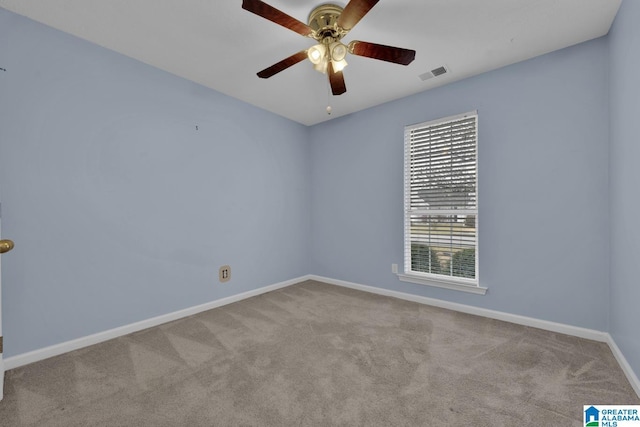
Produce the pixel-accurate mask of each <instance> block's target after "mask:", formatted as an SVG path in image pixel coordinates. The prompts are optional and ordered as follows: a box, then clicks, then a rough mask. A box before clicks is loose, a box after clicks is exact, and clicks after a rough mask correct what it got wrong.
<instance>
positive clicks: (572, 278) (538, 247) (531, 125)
mask: <svg viewBox="0 0 640 427" xmlns="http://www.w3.org/2000/svg"><path fill="white" fill-rule="evenodd" d="M607 48H608V46H607V40H606V39H605V38H601V39H597V40H594V41H591V42H588V43H584V44H581V45H578V46H574V47H571V48H568V49H564V50H561V51H558V52H555V53H551V54H548V55H545V56H542V57H538V58H536V59H533V60H529V61H526V62H522V63H519V64H516V65H512V66H509V67H505V68H502V69H499V70H496V71H493V72H490V73H486V74H483V75H481V76H478V77H475V78H471V79H466V80H463V81H461V82H458V83H455V84H451V85H447V86H444V87H442V88H439V89H435V90H431V91H428V92H424V93H421V94H418V95H415V96H411V97H408V98H404V99H401V100H398V101H395V102H391V103H388V104H384V105H381V106H378V107H375V108H372V109H369V110H366V111H362V112H360V113H357V114H353V115H351V116H348V117H344V118H341V119H337V120H333V121H330V122H328V123H325V124H322V125H318V126H314V127H313V128H312V129H311V159H312V167H311V170H312V178H311V187H312V188H313V193H312V230H313V231H312V239H311V241H312V243H313V247H312V252H311V259H312V272H313V273H314V274H318V275H321V276H326V277H331V278H335V279H341V280H346V281H352V282H356V283H361V284H367V285H372V286H377V287H382V288H386V289H391V290H397V291H402V292H407V293H412V294H417V295H423V296H427V297H433V298H439V299H443V300H447V301H453V302H458V303H463V304H470V305H474V306H478V307H485V308H489V309H494V310H499V311H503V312H507V313H514V314H519V315H524V316H531V317H535V318H539V319H544V320H549V321H555V322H561V323H565V324H570V325H576V326H581V327H585V328H592V329H596V330H602V331H605V330H607V329H608V306H609V301H608V298H609V291H608V281H609V273H608V271H609V265H608V264H609V261H608V260H609V255H608V250H609V248H608V242H609V234H608V221H609V217H608V197H607V191H608V174H607V157H608V138H609V135H608V132H609V128H608V85H607V64H606V61H605V59H606V58H607ZM475 109H477V110H478V113H479V186H480V200H479V202H480V213H479V221H480V225H479V230H480V231H479V232H480V280H481V285H483V286H486V287H488V288H489V292H488V293H487V295H485V296H478V295H472V294H466V293H461V292H457V291H449V290H444V289H438V288H432V287H426V286H422V285H414V284H409V283H403V282H399V280H398V279H397V277H396V276H395V275H394V274H392V273H391V264H392V263H398V264H399V266H400V268H402V265H403V238H402V234H403V200H402V197H403V196H402V188H403V127H404V126H405V125H408V124H414V123H419V122H423V121H427V120H432V119H437V118H440V117H445V116H449V115H453V114H458V113H464V112H468V111H471V110H475ZM328 135H329V136H330V137H327V136H328Z"/></svg>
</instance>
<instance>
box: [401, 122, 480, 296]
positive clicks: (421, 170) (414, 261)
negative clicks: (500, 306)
mask: <svg viewBox="0 0 640 427" xmlns="http://www.w3.org/2000/svg"><path fill="white" fill-rule="evenodd" d="M477 139H478V115H477V113H476V112H475V111H474V112H471V113H467V114H462V115H458V116H452V117H447V118H444V119H440V120H435V121H431V122H425V123H420V124H417V125H412V126H407V127H406V128H405V133H404V141H405V166H404V169H405V170H404V178H405V184H404V186H405V190H404V211H405V219H404V223H405V226H404V274H401V275H399V276H400V279H401V280H405V281H410V282H415V283H422V284H429V285H434V286H439V287H445V288H453V289H459V290H466V291H470V292H474V293H485V292H486V288H481V287H479V282H478V238H477V237H478V233H477V229H478V227H477V225H478V193H477V170H478V168H477Z"/></svg>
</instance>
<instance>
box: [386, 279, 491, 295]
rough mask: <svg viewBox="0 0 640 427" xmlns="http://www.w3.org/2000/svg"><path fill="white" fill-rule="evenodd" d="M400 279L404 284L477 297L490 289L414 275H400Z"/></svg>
mask: <svg viewBox="0 0 640 427" xmlns="http://www.w3.org/2000/svg"><path fill="white" fill-rule="evenodd" d="M398 279H400V280H401V281H402V282H410V283H417V284H419V285H427V286H435V287H436V288H444V289H452V290H455V291H461V292H469V293H472V294H477V295H484V294H486V293H487V290H488V288H482V287H480V286H475V285H467V284H463V283H458V282H455V281H453V280H451V281H449V280H438V279H432V278H430V277H429V278H427V277H422V276H416V275H413V274H398Z"/></svg>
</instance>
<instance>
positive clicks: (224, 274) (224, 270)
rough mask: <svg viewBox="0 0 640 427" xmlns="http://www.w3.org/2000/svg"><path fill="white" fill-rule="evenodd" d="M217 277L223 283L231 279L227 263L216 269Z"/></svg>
mask: <svg viewBox="0 0 640 427" xmlns="http://www.w3.org/2000/svg"><path fill="white" fill-rule="evenodd" d="M218 279H220V281H221V282H223V283H224V282H228V281H229V280H231V267H229V266H228V265H223V266H222V267H220V270H218Z"/></svg>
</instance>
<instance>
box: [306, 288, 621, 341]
mask: <svg viewBox="0 0 640 427" xmlns="http://www.w3.org/2000/svg"><path fill="white" fill-rule="evenodd" d="M310 279H312V280H317V281H319V282H324V283H328V284H330V285H337V286H343V287H346V288H351V289H357V290H360V291H365V292H370V293H374V294H378V295H385V296H389V297H394V298H399V299H403V300H407V301H413V302H417V303H420V304H425V305H431V306H434V307H440V308H446V309H449V310H453V311H459V312H462V313H467V314H474V315H476V316H482V317H488V318H490V319H496V320H504V321H505V322H510V323H516V324H518V325H524V326H531V327H533V328H538V329H544V330H547V331H552V332H558V333H561V334H566V335H573V336H576V337H580V338H586V339H590V340H594V341H600V342H607V340H608V338H607V336H608V335H609V334H607V333H606V332H600V331H596V330H593V329H586V328H580V327H577V326H571V325H565V324H563V323H556V322H549V321H547V320H540V319H535V318H533V317H526V316H520V315H517V314H510V313H504V312H502V311H495V310H489V309H486V308H480V307H474V306H471V305H464V304H458V303H455V302H449V301H444V300H439V299H435V298H428V297H423V296H419V295H413V294H407V293H404V292H398V291H391V290H389V289H383V288H376V287H374V286H367V285H360V284H358V283H352V282H345V281H343V280H335V279H330V278H327V277H321V276H311V277H310Z"/></svg>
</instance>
